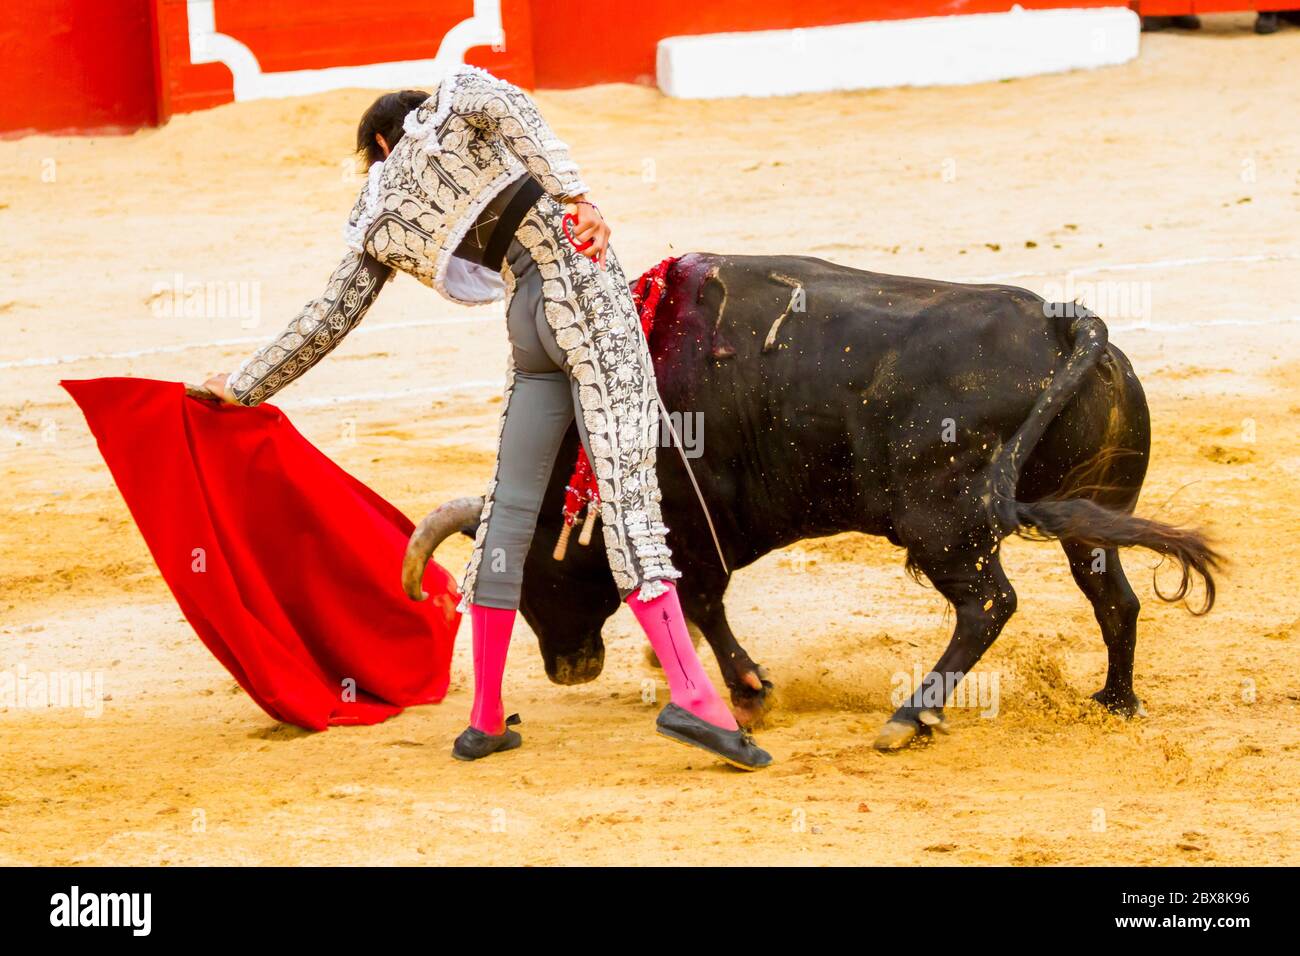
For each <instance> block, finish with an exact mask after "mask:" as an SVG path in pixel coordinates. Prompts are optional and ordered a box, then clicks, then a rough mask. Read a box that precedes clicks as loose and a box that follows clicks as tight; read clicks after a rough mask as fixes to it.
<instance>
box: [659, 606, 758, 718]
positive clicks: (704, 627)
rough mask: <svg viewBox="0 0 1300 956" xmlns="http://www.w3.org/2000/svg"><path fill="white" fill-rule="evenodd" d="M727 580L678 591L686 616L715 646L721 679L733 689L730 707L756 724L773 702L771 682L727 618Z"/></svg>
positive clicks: (714, 654) (741, 716)
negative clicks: (745, 647) (742, 644)
mask: <svg viewBox="0 0 1300 956" xmlns="http://www.w3.org/2000/svg"><path fill="white" fill-rule="evenodd" d="M725 588H726V582H725V581H724V582H722V583H721V585H720V586H719V587H717V588H703V589H701V588H681V589H679V590H678V594H679V595H680V596H681V599H682V608H683V610H684V611H685V612H686V616H687V617H689V618H690V619H691V621H692V622H694V623H695V625H696V626H697V627H699V629H700V630H701V631H702V632H703V633H704V639H705V640H707V641H708V642H709V647H711V648H713V656H714V657H716V658H717V660H718V669H719V670H720V671H721V672H722V679H723V681H724V682H725V683H726V685H727V689H728V690H729V691H731V710H732V712H733V713H734V714H735V715H736V721H737V722H738V723H739V724H740V725H741V726H742V727H750V726H753V725H754V724H755V723H756V722H757V721H758V720H759V719H760V718H761V717H762V716H763V712H764V711H766V710H767V708H768V707H769V706H770V704H771V697H770V693H771V691H772V682H771V681H769V680H768V679H767V675H766V674H765V673H764V672H763V668H762V667H760V666H759V665H758V664H756V663H754V660H753V659H752V658H751V657H750V656H749V652H748V651H746V650H745V649H744V648H743V647H741V646H740V642H739V641H737V640H736V635H735V634H734V633H732V630H731V624H730V623H728V621H727V609H726V606H725V605H724V604H723V601H722V594H723V591H724V590H725Z"/></svg>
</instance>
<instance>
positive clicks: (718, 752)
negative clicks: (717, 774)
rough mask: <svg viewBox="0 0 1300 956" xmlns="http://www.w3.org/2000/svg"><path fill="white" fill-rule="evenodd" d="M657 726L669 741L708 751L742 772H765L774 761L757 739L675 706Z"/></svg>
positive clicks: (664, 710)
mask: <svg viewBox="0 0 1300 956" xmlns="http://www.w3.org/2000/svg"><path fill="white" fill-rule="evenodd" d="M655 726H656V728H657V729H658V731H659V733H661V734H663V736H665V737H667V738H668V739H669V740H675V741H677V742H678V743H679V744H686V745H687V746H688V747H699V748H700V749H701V750H707V751H708V752H709V753H711V754H713V755H714V756H715V757H721V758H722V759H723V760H725V761H726V762H727V763H729V764H731V765H732V766H733V767H739V768H740V769H741V770H762V769H763V768H764V767H766V766H767V765H768V764H770V763H771V762H772V755H771V754H770V753H768V752H767V751H766V750H764V749H763V748H762V747H760V746H759V745H758V744H756V743H754V738H753V737H751V736H749V734H747V733H745V731H743V730H724V729H723V728H721V727H719V726H717V725H716V724H711V723H709V722H708V721H705V720H701V719H700V718H699V717H696V716H695V715H694V714H692V713H691V712H690V711H689V710H686V709H685V708H684V707H678V706H677V705H676V704H669V705H668V706H667V707H665V708H664V709H663V710H661V711H660V712H659V717H658V719H656V720H655Z"/></svg>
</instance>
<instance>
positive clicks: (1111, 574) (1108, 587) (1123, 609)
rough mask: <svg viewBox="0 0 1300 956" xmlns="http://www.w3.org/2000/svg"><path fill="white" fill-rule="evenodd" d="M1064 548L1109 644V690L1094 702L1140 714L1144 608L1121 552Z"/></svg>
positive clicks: (1066, 544) (1099, 693) (1069, 544)
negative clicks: (1136, 658) (1136, 680)
mask: <svg viewBox="0 0 1300 956" xmlns="http://www.w3.org/2000/svg"><path fill="white" fill-rule="evenodd" d="M1061 547H1062V548H1064V549H1065V554H1066V557H1068V558H1069V559H1070V573H1072V574H1073V575H1074V581H1075V583H1076V584H1078V585H1079V590H1080V591H1082V592H1083V593H1084V595H1085V596H1086V597H1087V598H1088V600H1089V601H1090V602H1091V603H1092V611H1093V614H1095V615H1096V617H1097V623H1098V624H1099V625H1100V626H1101V636H1102V639H1103V640H1105V642H1106V657H1107V664H1106V686H1104V687H1103V688H1102V689H1101V690H1099V691H1097V693H1095V694H1093V695H1092V697H1093V700H1095V701H1097V703H1099V704H1101V705H1102V706H1104V707H1106V708H1107V709H1108V710H1112V711H1114V712H1115V713H1117V714H1123V715H1124V716H1125V717H1132V716H1134V715H1137V714H1140V713H1141V712H1142V702H1141V701H1140V700H1138V697H1137V694H1135V693H1134V692H1133V650H1134V648H1135V647H1136V646H1137V621H1138V612H1139V611H1140V610H1141V609H1142V604H1141V602H1140V601H1138V598H1137V595H1136V594H1134V593H1133V589H1132V588H1131V587H1129V583H1128V578H1127V577H1125V575H1124V568H1123V567H1122V566H1121V565H1120V562H1119V551H1117V550H1116V549H1114V548H1107V549H1106V550H1105V551H1099V550H1095V549H1093V548H1090V547H1088V546H1087V545H1084V544H1080V543H1079V542H1077V541H1062V542H1061Z"/></svg>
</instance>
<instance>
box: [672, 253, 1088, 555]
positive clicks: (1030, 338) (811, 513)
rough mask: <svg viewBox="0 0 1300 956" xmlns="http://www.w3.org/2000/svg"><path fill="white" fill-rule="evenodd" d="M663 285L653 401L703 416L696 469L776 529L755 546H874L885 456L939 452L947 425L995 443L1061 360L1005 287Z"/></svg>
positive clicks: (750, 271) (883, 503)
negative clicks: (818, 536) (860, 534)
mask: <svg viewBox="0 0 1300 956" xmlns="http://www.w3.org/2000/svg"><path fill="white" fill-rule="evenodd" d="M668 279H669V283H668V294H667V296H666V298H665V302H664V304H663V305H662V306H661V308H660V311H659V314H658V317H657V319H656V326H655V331H654V334H653V336H652V346H653V350H654V352H655V354H656V370H657V373H658V377H659V380H660V388H661V391H662V392H663V394H664V398H665V401H666V402H667V403H668V405H669V407H670V408H675V409H679V410H686V411H689V410H693V409H694V410H707V415H706V416H705V426H706V434H705V437H704V442H703V448H704V464H705V466H706V469H705V470H707V471H708V472H709V474H710V475H711V476H713V478H714V480H716V481H718V482H719V483H720V487H719V488H718V489H717V491H718V493H719V494H723V495H725V496H727V497H728V498H730V499H731V500H732V501H733V502H734V506H735V507H736V508H737V509H739V510H740V511H741V512H742V513H743V512H744V511H745V510H747V509H748V510H752V511H754V512H756V513H755V514H754V515H753V517H755V518H759V519H761V520H759V521H749V522H745V524H747V525H748V526H749V527H754V526H756V525H760V526H770V525H772V524H773V522H775V524H776V530H775V532H774V540H773V541H772V542H767V543H765V546H766V547H776V546H779V545H780V544H782V543H785V541H786V540H797V539H798V538H799V537H805V536H808V535H809V534H815V533H818V532H822V533H828V534H829V533H833V532H835V531H842V530H847V529H853V528H856V529H858V530H863V531H868V532H872V533H883V534H887V535H888V534H889V530H890V529H889V527H888V522H889V515H890V513H891V511H892V503H893V496H894V494H895V493H896V484H897V480H898V478H897V476H898V472H899V467H900V456H901V455H906V454H908V453H909V452H910V453H918V454H919V453H920V451H921V449H920V443H922V442H926V441H933V442H941V441H943V439H944V436H943V434H942V431H943V429H944V423H945V422H946V421H948V420H951V421H952V422H953V423H954V425H955V426H956V427H959V428H960V427H964V426H966V425H968V424H969V423H970V422H971V421H973V420H976V419H978V421H979V423H980V426H981V427H982V428H988V429H991V430H992V432H993V433H995V437H1002V438H1006V437H1009V436H1010V434H1012V433H1013V432H1014V430H1015V428H1016V427H1017V426H1018V424H1019V423H1020V422H1021V421H1023V419H1024V417H1025V415H1026V414H1027V413H1028V410H1029V408H1030V407H1031V406H1032V404H1033V401H1034V399H1035V398H1036V397H1037V395H1038V394H1039V393H1040V392H1041V390H1042V387H1043V383H1044V381H1045V380H1046V379H1047V378H1048V377H1050V375H1051V373H1052V370H1053V368H1054V367H1055V365H1056V363H1057V362H1058V361H1059V360H1060V359H1061V357H1062V356H1063V354H1064V353H1065V352H1066V351H1068V341H1067V340H1066V339H1065V337H1064V335H1063V333H1062V331H1061V323H1060V321H1059V320H1056V319H1054V318H1052V317H1051V316H1050V315H1048V314H1047V310H1045V309H1044V307H1043V302H1042V300H1041V299H1040V298H1039V297H1038V296H1035V295H1034V294H1033V293H1030V292H1028V291H1026V290H1023V289H1017V288H1014V287H1009V286H976V285H963V284H959V283H952V282H943V281H937V280H929V279H919V278H914V277H909V276H895V275H888V274H883V273H874V272H866V271H862V270H858V269H852V268H849V267H847V266H841V265H836V264H834V263H830V262H826V261H824V260H821V259H816V258H810V257H800V256H719V255H710V254H692V255H688V256H684V257H682V259H680V260H678V262H677V263H676V264H675V266H674V268H673V269H672V270H671V271H670V273H669V277H668ZM778 515H787V516H788V517H785V518H779V517H777V516H778ZM789 515H793V516H798V517H792V516H789ZM796 525H799V526H797V527H796Z"/></svg>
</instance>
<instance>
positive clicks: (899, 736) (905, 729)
mask: <svg viewBox="0 0 1300 956" xmlns="http://www.w3.org/2000/svg"><path fill="white" fill-rule="evenodd" d="M920 730H921V728H920V727H918V726H917V725H916V724H913V723H911V722H909V721H902V720H891V721H890V722H889V723H887V724H885V726H883V727H881V728H880V733H878V734H877V735H876V740H875V742H874V743H873V744H872V745H871V746H873V747H875V748H876V749H877V750H880V751H883V752H885V753H894V752H896V751H899V750H902V749H903V748H904V747H906V746H907V745H908V744H910V743H911V742H912V740H913V738H915V737H916V735H917V734H918V733H919V732H920Z"/></svg>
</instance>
